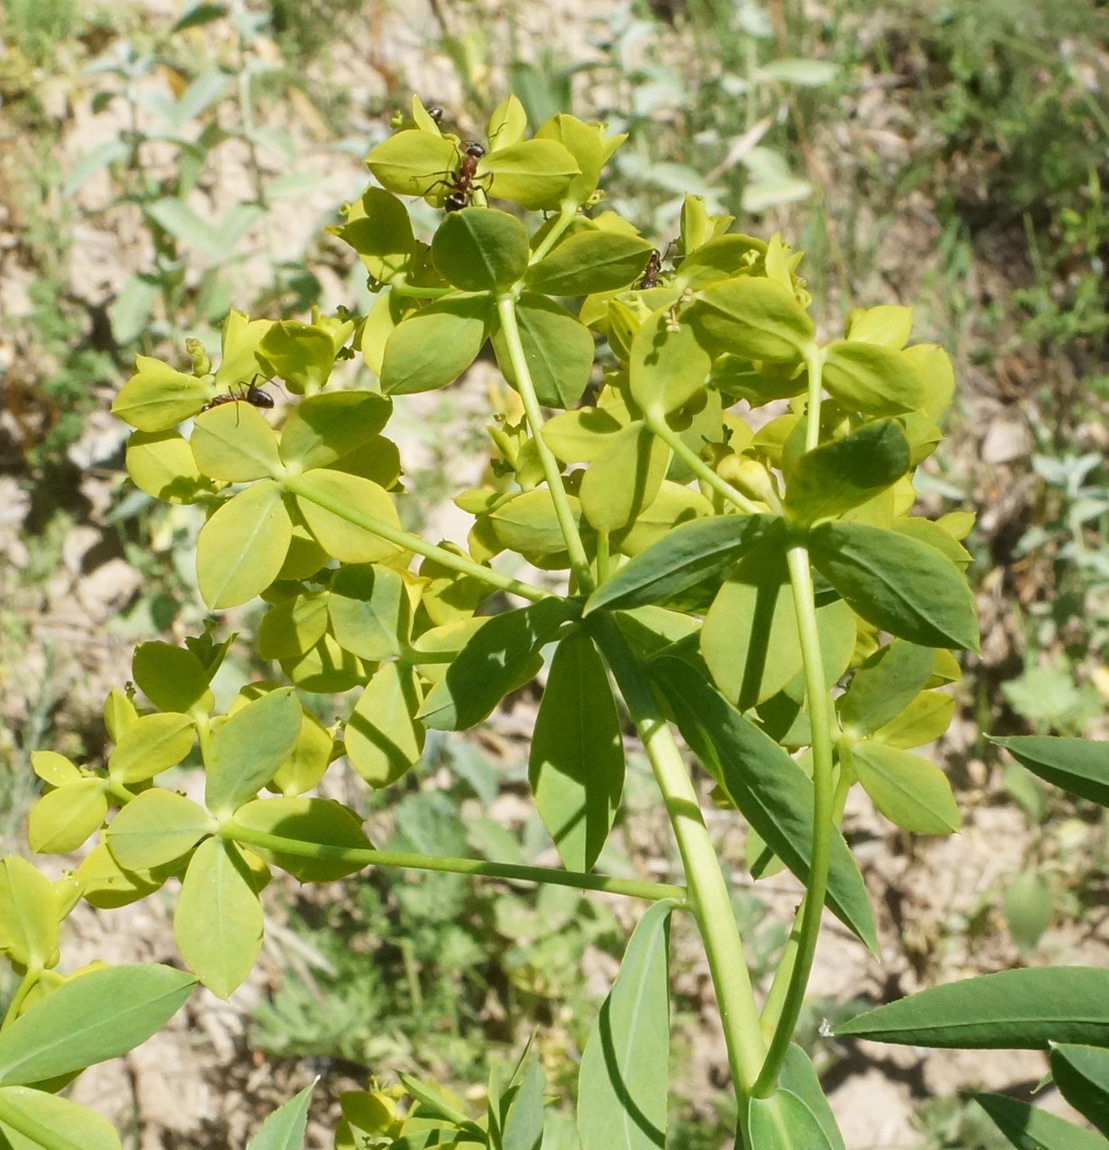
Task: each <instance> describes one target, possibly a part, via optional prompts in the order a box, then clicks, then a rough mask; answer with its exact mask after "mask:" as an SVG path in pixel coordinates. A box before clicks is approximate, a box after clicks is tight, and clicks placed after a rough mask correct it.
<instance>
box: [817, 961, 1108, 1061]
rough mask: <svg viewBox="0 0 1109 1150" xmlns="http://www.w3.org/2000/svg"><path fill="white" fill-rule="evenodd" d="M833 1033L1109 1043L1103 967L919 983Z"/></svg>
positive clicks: (990, 1044) (1026, 1045)
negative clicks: (909, 992) (916, 990)
mask: <svg viewBox="0 0 1109 1150" xmlns="http://www.w3.org/2000/svg"><path fill="white" fill-rule="evenodd" d="M836 1036H837V1037H840V1038H843V1037H851V1038H869V1039H871V1040H872V1041H874V1042H898V1043H901V1044H903V1045H915V1046H939V1047H951V1048H961V1049H967V1050H981V1049H988V1050H1006V1049H1021V1050H1044V1049H1046V1048H1047V1046H1048V1044H1049V1043H1050V1042H1073V1043H1079V1044H1082V1045H1090V1046H1109V970H1102V969H1098V968H1095V967H1086V966H1059V967H1050V968H1049V967H1041V968H1038V969H1034V970H1032V969H1029V970H1003V971H1001V972H1000V973H999V974H986V975H982V976H981V977H979V978H965V979H963V980H962V981H960V982H951V983H947V984H945V985H944V986H934V987H931V988H929V989H928V990H922V991H921V992H920V993H919V994H914V995H912V996H910V997H909V998H903V999H901V1000H900V1001H898V1002H891V1003H890V1004H889V1005H887V1006H880V1007H878V1009H877V1010H871V1011H868V1012H867V1013H866V1014H862V1015H859V1017H858V1018H852V1019H851V1020H850V1021H849V1022H845V1023H841V1024H840V1025H839V1026H837V1027H836Z"/></svg>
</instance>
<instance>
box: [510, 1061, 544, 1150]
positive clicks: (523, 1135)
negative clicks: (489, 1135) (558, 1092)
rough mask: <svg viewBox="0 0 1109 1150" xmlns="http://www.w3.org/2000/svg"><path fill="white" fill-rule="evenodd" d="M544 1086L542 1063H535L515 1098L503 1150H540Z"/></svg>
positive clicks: (530, 1067)
mask: <svg viewBox="0 0 1109 1150" xmlns="http://www.w3.org/2000/svg"><path fill="white" fill-rule="evenodd" d="M544 1088H545V1082H544V1079H543V1070H542V1068H541V1067H540V1065H539V1059H538V1058H535V1059H533V1060H532V1062H531V1065H530V1066H529V1067H528V1071H527V1074H525V1075H524V1080H523V1082H521V1083H520V1086H519V1088H518V1089H517V1091H516V1093H515V1096H514V1097H513V1099H512V1101H511V1103H510V1105H509V1110H508V1117H507V1118H506V1119H505V1123H504V1134H503V1135H502V1136H501V1150H541V1146H542V1143H543V1123H544V1120H545V1117H546V1115H545V1112H544V1109H543V1091H544Z"/></svg>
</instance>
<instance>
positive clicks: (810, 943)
mask: <svg viewBox="0 0 1109 1150" xmlns="http://www.w3.org/2000/svg"><path fill="white" fill-rule="evenodd" d="M817 378H818V381H819V373H818V375H817ZM786 561H787V563H788V564H789V576H790V582H791V584H792V586H793V605H794V610H795V611H796V613H797V630H798V632H799V634H800V638H801V655H802V658H803V659H804V663H805V697H806V701H807V703H808V709H809V722H810V723H811V724H812V757H813V841H812V854H811V858H810V861H809V881H808V883H807V884H806V891H805V900H804V905H803V907H802V911H801V915H800V929H799V932H795V933H799V935H800V937H799V938H798V940H797V944H796V954H795V956H794V961H793V970H792V972H791V974H790V978H789V987H788V989H787V990H786V992H785V1001H784V1002H783V1003H782V1007H781V1016H780V1017H779V1018H778V1021H777V1025H776V1027H775V1030H774V1037H773V1039H772V1040H771V1042H770V1050H769V1051H768V1052H767V1055H766V1061H765V1062H764V1063H763V1067H762V1070H761V1071H760V1073H759V1078H758V1082H756V1083H755V1088H754V1091H753V1093H754V1094H755V1096H756V1097H760V1098H764V1097H766V1096H767V1095H769V1094H771V1093H772V1092H773V1091H774V1088H775V1086H776V1085H777V1082H778V1075H779V1073H780V1072H781V1069H782V1063H783V1062H784V1060H785V1056H786V1053H787V1052H788V1050H789V1044H790V1041H791V1039H792V1038H793V1032H794V1030H795V1029H796V1026H797V1018H798V1016H799V1015H800V1013H801V1005H802V1003H803V1002H804V998H805V988H806V987H807V986H808V983H809V974H810V973H811V971H812V964H813V958H814V956H815V954H816V941H817V937H818V935H819V934H820V919H821V915H822V914H823V912H824V896H825V894H826V893H827V890H828V866H829V863H830V861H831V857H832V829H833V826H834V819H833V798H834V795H833V789H834V785H833V773H832V732H831V728H830V724H829V716H828V708H827V705H826V697H827V687H826V686H825V682H824V659H823V657H822V655H821V653H820V633H819V631H818V630H817V624H816V598H815V595H814V593H813V582H812V570H811V568H810V567H809V553H808V550H807V549H806V548H805V547H804V546H797V547H791V548H790V549H789V551H788V552H787V553H786ZM791 941H792V940H791Z"/></svg>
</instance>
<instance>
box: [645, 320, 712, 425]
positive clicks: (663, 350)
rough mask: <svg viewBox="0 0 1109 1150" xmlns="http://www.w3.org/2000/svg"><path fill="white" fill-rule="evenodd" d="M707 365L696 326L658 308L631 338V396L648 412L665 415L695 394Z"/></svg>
mask: <svg viewBox="0 0 1109 1150" xmlns="http://www.w3.org/2000/svg"><path fill="white" fill-rule="evenodd" d="M711 367H712V356H711V355H710V354H709V353H708V351H707V350H706V349H705V348H704V346H702V344H701V342H700V339H699V338H698V331H697V329H696V328H695V327H694V326H693V325H692V324H688V323H683V324H678V323H677V322H676V321H675V319H674V315H673V309H672V308H669V307H664V308H659V309H658V311H656V312H654V313H652V315H651V316H650V317H649V318H648V319H645V320H644V321H643V323H642V324H641V325H640V327H639V330H638V331H637V332H636V333H635V336H634V338H633V339H632V344H631V352H630V359H629V361H628V372H629V379H630V381H631V395H632V399H634V400H635V402H636V403H637V404H639V406H640V407H641V408H642V409H643V410H644V412H645V413H646V414H647V415H648V416H651V415H655V416H663V415H666V414H668V413H669V412H671V411H675V410H677V409H678V408H679V407H682V406H683V405H684V404H686V403H688V402H689V400H691V399H692V398H693V396H695V395H696V394H697V392H698V391H699V390H700V389H701V387H702V386H704V383H705V380H706V379H707V378H708V374H709V370H710V369H711Z"/></svg>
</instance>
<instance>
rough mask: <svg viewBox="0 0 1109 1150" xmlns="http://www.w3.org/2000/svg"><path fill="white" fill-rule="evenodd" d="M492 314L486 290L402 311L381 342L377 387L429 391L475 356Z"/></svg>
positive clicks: (401, 391)
mask: <svg viewBox="0 0 1109 1150" xmlns="http://www.w3.org/2000/svg"><path fill="white" fill-rule="evenodd" d="M492 315H493V302H492V299H491V298H490V297H489V296H488V295H451V296H444V297H443V298H442V299H438V300H435V301H434V302H432V303H429V304H428V305H427V306H426V307H424V308H421V309H420V310H419V311H417V312H413V313H412V314H411V315H408V316H406V317H405V318H404V319H403V320H401V322H400V323H398V324H397V326H396V327H395V328H394V329H393V331H392V333H391V334H390V336H389V338H388V340H387V341H386V343H385V354H384V358H383V359H382V362H381V390H382V391H384V392H386V393H387V394H389V395H411V394H412V393H413V392H417V391H435V390H436V389H438V388H440V387H446V386H447V384H448V383H453V382H454V381H455V380H456V379H457V378H458V377H459V376H460V375H461V374H462V373H463V372H464V371H465V370H466V368H468V367H469V366H470V364H471V363H473V362H474V360H475V359H477V355H478V352H479V351H481V347H482V344H484V343H485V336H486V333H487V332H488V330H489V324H490V322H491V320H492Z"/></svg>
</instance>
